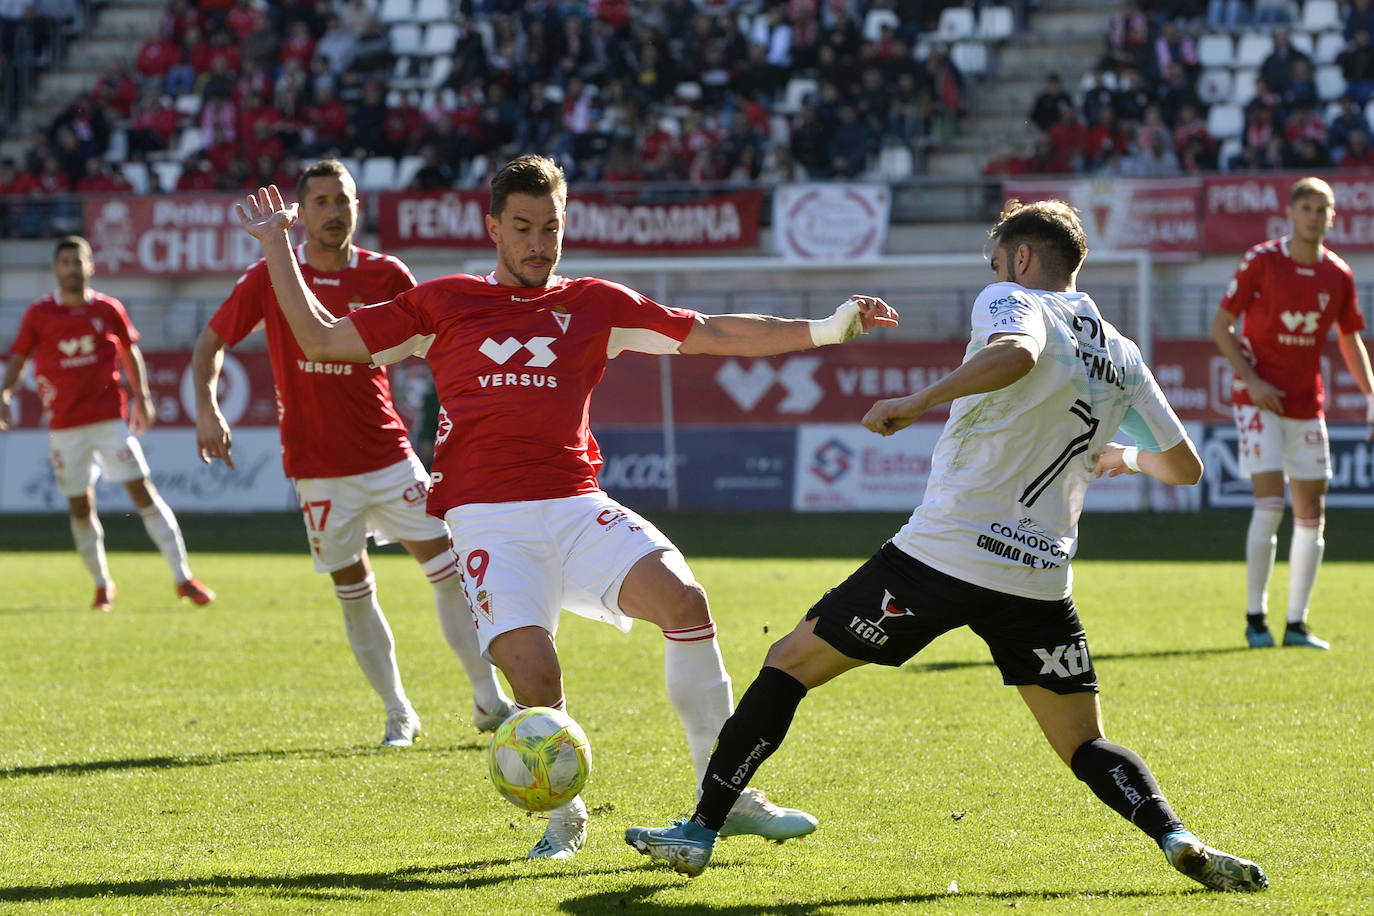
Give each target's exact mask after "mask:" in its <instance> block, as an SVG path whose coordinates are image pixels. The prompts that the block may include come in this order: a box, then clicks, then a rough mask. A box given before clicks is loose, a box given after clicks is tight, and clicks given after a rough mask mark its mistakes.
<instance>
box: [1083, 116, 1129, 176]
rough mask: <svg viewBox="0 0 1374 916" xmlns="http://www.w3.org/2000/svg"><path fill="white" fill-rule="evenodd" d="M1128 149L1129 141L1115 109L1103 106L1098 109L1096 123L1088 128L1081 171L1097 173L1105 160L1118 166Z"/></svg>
mask: <svg viewBox="0 0 1374 916" xmlns="http://www.w3.org/2000/svg"><path fill="white" fill-rule="evenodd" d="M1129 149H1130V139H1129V137H1128V136H1127V134H1126V131H1125V130H1123V129H1122V127H1121V124H1120V122H1119V121H1118V120H1117V117H1116V109H1114V108H1112V107H1111V106H1110V105H1104V106H1102V107H1101V108H1099V109H1098V112H1097V122H1096V123H1095V124H1090V125H1089V126H1088V131H1087V136H1086V138H1085V139H1084V142H1083V158H1084V162H1083V170H1084V171H1085V172H1095V173H1096V172H1098V171H1099V170H1100V169H1101V167H1102V165H1103V164H1104V163H1105V162H1106V161H1107V159H1108V158H1109V157H1110V158H1114V161H1115V162H1117V163H1118V164H1119V163H1120V161H1121V157H1122V156H1124V155H1125V154H1126V152H1127V151H1128V150H1129Z"/></svg>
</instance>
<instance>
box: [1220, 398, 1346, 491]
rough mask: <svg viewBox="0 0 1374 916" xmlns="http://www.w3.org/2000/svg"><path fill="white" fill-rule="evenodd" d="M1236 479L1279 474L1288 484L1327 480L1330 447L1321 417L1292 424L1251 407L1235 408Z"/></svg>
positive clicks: (1274, 414) (1292, 420) (1329, 468)
mask: <svg viewBox="0 0 1374 916" xmlns="http://www.w3.org/2000/svg"><path fill="white" fill-rule="evenodd" d="M1235 411H1236V431H1237V433H1238V434H1239V440H1238V445H1237V448H1238V450H1239V453H1240V475H1241V476H1242V477H1244V478H1246V479H1247V480H1248V479H1249V478H1250V477H1251V476H1253V475H1255V474H1263V473H1266V472H1269V471H1283V472H1284V474H1285V475H1286V476H1287V477H1288V478H1290V479H1292V480H1330V479H1331V443H1330V442H1329V441H1328V439H1327V436H1326V421H1325V420H1323V419H1322V418H1321V417H1314V418H1313V419H1311V420H1295V419H1292V418H1290V417H1281V416H1279V415H1278V414H1276V413H1270V412H1269V411H1267V410H1260V409H1259V408H1258V407H1255V406H1254V405H1252V404H1237V405H1236V406H1235Z"/></svg>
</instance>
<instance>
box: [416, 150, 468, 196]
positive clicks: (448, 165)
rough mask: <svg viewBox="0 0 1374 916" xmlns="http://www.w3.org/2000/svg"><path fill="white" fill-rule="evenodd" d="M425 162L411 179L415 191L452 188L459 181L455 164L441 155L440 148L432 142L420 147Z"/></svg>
mask: <svg viewBox="0 0 1374 916" xmlns="http://www.w3.org/2000/svg"><path fill="white" fill-rule="evenodd" d="M420 158H421V159H422V160H423V164H422V165H421V166H420V168H419V169H418V170H416V172H415V176H414V177H413V178H411V179H410V189H411V190H413V191H434V190H438V189H440V188H451V187H453V186H454V185H456V184H457V183H458V170H457V168H456V167H455V164H454V163H453V162H451V161H449V160H447V159H443V158H441V157H440V155H439V150H438V149H437V148H435V147H434V146H432V145H430V144H428V143H427V144H425V145H424V146H422V147H420Z"/></svg>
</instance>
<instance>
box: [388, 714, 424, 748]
mask: <svg viewBox="0 0 1374 916" xmlns="http://www.w3.org/2000/svg"><path fill="white" fill-rule="evenodd" d="M419 740H420V717H419V716H417V715H415V710H413V709H393V710H392V711H391V712H389V713H387V714H386V734H385V735H383V736H382V747H410V746H411V745H412V744H414V743H415V742H416V741H419Z"/></svg>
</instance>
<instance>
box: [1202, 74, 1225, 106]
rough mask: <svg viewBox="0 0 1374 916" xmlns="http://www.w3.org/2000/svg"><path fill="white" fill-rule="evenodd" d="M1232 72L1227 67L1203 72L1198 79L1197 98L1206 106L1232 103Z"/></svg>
mask: <svg viewBox="0 0 1374 916" xmlns="http://www.w3.org/2000/svg"><path fill="white" fill-rule="evenodd" d="M1231 82H1232V80H1231V71H1230V70H1229V69H1227V68H1225V67H1213V68H1211V69H1209V70H1203V71H1202V73H1201V75H1199V76H1198V79H1197V97H1198V99H1200V100H1201V101H1202V102H1203V103H1204V104H1206V105H1213V104H1216V103H1217V102H1229V101H1231V93H1232V89H1231Z"/></svg>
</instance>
